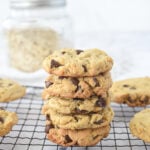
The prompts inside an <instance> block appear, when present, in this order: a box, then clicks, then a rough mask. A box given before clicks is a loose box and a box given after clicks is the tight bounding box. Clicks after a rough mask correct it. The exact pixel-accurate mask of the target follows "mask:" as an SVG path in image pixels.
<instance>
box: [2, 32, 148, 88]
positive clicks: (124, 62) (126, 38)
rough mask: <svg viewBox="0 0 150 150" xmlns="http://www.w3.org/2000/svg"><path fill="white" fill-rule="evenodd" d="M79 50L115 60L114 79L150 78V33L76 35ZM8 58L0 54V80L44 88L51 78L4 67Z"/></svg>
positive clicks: (42, 74) (43, 73)
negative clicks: (90, 50)
mask: <svg viewBox="0 0 150 150" xmlns="http://www.w3.org/2000/svg"><path fill="white" fill-rule="evenodd" d="M74 47H75V48H78V49H79V48H80V49H84V48H95V47H96V48H100V49H102V50H105V51H106V52H107V53H108V54H109V55H110V56H111V57H112V58H113V59H114V66H113V69H112V77H113V80H119V79H123V78H130V77H140V76H150V32H102V31H98V32H96V31H95V32H89V33H87V32H86V33H84V32H83V33H76V34H75V41H74ZM4 61H5V57H4V55H3V51H0V68H1V71H0V77H9V78H13V79H15V80H18V81H19V82H21V83H22V84H26V85H35V86H43V85H44V82H43V81H44V79H45V78H46V77H47V76H48V74H47V73H45V72H44V71H39V73H38V74H37V75H36V74H35V75H34V74H30V75H28V78H26V74H20V73H19V74H18V73H17V72H16V73H14V71H13V70H11V69H10V68H9V69H8V68H7V67H6V65H5V64H4Z"/></svg>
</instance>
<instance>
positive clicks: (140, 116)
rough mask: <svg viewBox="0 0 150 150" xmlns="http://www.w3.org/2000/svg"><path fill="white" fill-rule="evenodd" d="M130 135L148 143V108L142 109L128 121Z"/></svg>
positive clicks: (149, 135)
mask: <svg viewBox="0 0 150 150" xmlns="http://www.w3.org/2000/svg"><path fill="white" fill-rule="evenodd" d="M129 126H130V131H131V133H132V134H133V135H134V136H136V137H138V138H140V139H142V140H144V141H145V142H150V108H147V109H144V110H142V111H141V112H139V113H137V114H135V115H134V117H133V118H132V119H131V121H130V124H129Z"/></svg>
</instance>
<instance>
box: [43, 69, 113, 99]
mask: <svg viewBox="0 0 150 150" xmlns="http://www.w3.org/2000/svg"><path fill="white" fill-rule="evenodd" d="M111 85H112V79H111V75H110V73H109V72H107V73H103V74H101V75H98V76H94V77H80V78H76V77H62V76H56V75H50V76H49V77H48V78H47V79H46V81H45V89H44V91H43V94H42V97H43V99H48V98H49V97H51V96H57V97H63V98H88V97H90V96H93V95H102V94H104V93H105V92H106V91H108V89H109V88H110V87H111Z"/></svg>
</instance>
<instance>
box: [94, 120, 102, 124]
mask: <svg viewBox="0 0 150 150" xmlns="http://www.w3.org/2000/svg"><path fill="white" fill-rule="evenodd" d="M101 123H103V120H98V121H95V122H94V124H101Z"/></svg>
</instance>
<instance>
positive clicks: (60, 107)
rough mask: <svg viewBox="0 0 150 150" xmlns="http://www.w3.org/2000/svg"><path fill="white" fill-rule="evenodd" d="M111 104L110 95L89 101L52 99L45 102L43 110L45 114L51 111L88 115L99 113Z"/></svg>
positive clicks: (95, 97)
mask: <svg viewBox="0 0 150 150" xmlns="http://www.w3.org/2000/svg"><path fill="white" fill-rule="evenodd" d="M109 104H110V97H109V96H108V94H105V95H104V96H103V97H102V96H99V97H97V96H94V97H91V98H87V99H81V98H73V99H62V98H60V97H51V98H49V100H47V101H46V102H45V104H44V106H43V108H42V109H43V112H48V111H49V110H50V109H51V110H54V111H56V112H57V113H61V114H88V113H90V112H99V111H101V110H103V109H104V108H105V107H107V106H109Z"/></svg>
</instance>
